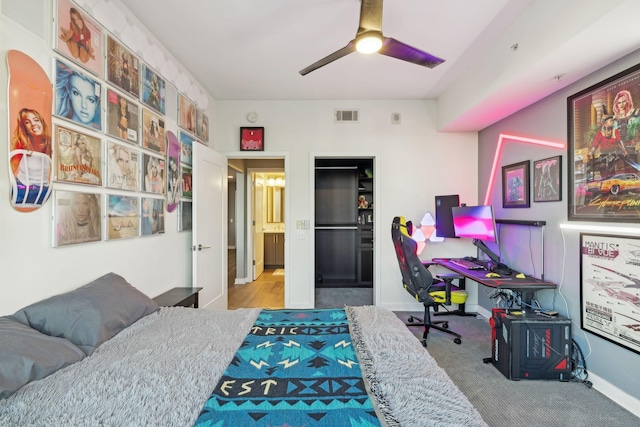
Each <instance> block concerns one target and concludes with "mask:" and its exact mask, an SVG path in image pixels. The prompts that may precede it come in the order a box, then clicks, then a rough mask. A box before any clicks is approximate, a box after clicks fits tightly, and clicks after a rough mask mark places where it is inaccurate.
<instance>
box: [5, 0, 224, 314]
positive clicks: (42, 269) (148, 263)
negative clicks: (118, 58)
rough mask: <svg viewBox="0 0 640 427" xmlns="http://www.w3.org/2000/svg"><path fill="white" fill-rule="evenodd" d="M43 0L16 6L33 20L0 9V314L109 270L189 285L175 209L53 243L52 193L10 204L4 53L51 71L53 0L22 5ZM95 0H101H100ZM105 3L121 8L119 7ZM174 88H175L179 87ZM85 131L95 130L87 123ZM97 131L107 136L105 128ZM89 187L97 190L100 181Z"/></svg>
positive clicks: (166, 284)
mask: <svg viewBox="0 0 640 427" xmlns="http://www.w3.org/2000/svg"><path fill="white" fill-rule="evenodd" d="M8 1H9V0H2V1H1V2H0V6H2V8H1V9H0V10H2V12H15V11H16V10H17V12H20V10H19V9H20V8H16V7H15V6H16V5H17V4H16V3H15V2H13V0H11V1H12V3H11V4H9V3H8ZM101 1H102V2H103V1H104V0H101ZM43 3H44V4H45V10H44V12H43V13H42V11H41V10H39V12H40V13H35V14H31V13H18V16H19V17H22V18H24V19H25V20H30V21H28V22H26V21H25V22H22V24H24V25H21V24H20V23H17V22H15V21H14V20H13V19H11V18H9V17H8V16H7V15H5V14H0V57H1V58H2V59H1V60H0V62H1V63H2V65H1V66H0V117H2V119H0V135H2V141H4V142H3V144H4V145H3V148H2V149H0V271H1V272H2V279H1V280H0V315H5V314H12V313H14V312H15V311H17V310H19V309H20V308H22V307H24V306H25V305H27V304H30V303H33V302H35V301H38V300H40V299H43V298H45V297H48V296H51V295H55V294H58V293H61V292H65V291H69V290H72V289H75V288H76V287H78V286H81V285H83V284H86V283H87V282H89V281H91V280H93V279H95V278H97V277H99V276H101V275H103V274H105V273H108V272H110V271H113V272H116V273H118V274H121V275H122V276H124V277H125V278H126V279H127V280H129V282H130V283H132V284H133V285H134V286H136V287H137V288H138V289H140V290H141V291H142V292H144V293H146V294H147V295H149V296H151V297H153V296H156V295H159V294H160V293H162V292H164V291H165V290H167V289H170V288H172V287H174V286H191V277H192V275H191V251H190V250H189V247H190V245H191V232H182V233H179V232H178V231H177V230H178V214H177V211H174V212H172V213H168V212H167V213H165V230H166V232H165V234H164V235H159V236H147V237H138V238H135V239H127V240H121V241H103V242H96V243H90V244H82V245H75V246H73V247H60V248H53V247H52V243H51V242H52V205H53V203H52V200H53V197H51V198H50V200H49V201H48V202H47V203H46V204H45V205H44V206H43V207H42V208H40V209H39V210H37V211H35V212H30V213H19V212H17V211H15V210H13V209H12V208H11V206H10V204H9V191H10V190H9V175H8V173H9V172H8V159H7V157H8V155H7V153H8V145H7V144H8V142H7V141H8V140H9V132H10V129H9V126H8V122H7V116H8V106H7V99H8V97H7V80H8V74H7V67H6V65H5V64H6V60H5V58H6V52H7V50H10V49H17V50H21V51H23V52H25V53H26V54H28V55H30V56H31V57H33V58H34V59H35V60H36V61H38V63H39V64H40V65H41V67H42V68H43V69H44V70H45V71H46V72H47V73H48V75H49V77H50V78H51V76H52V69H53V59H52V58H53V57H54V56H55V54H54V53H53V51H52V49H51V46H52V43H51V40H50V36H48V35H49V34H51V33H52V31H51V24H52V21H51V16H52V11H51V7H52V4H53V3H54V2H40V1H37V2H34V1H28V2H24V3H22V4H20V5H19V6H20V7H22V8H23V9H26V11H27V12H28V8H29V7H35V6H39V7H41V6H42V4H43ZM98 3H99V2H98ZM91 4H92V5H96V2H91ZM9 6H11V7H9ZM98 9H101V8H98ZM101 10H104V11H108V12H109V13H112V14H114V13H116V9H114V8H102V9H101ZM12 16H16V15H13V14H12ZM34 17H35V18H34ZM95 18H96V19H98V18H97V17H95ZM28 28H31V30H29V29H28ZM136 28H137V30H138V31H144V28H142V27H140V26H137V27H136ZM152 40H153V37H152V36H150V35H149V37H148V38H145V41H147V42H150V43H152ZM142 51H144V50H142ZM193 87H194V88H195V87H196V86H195V85H193ZM173 90H174V91H175V88H174V89H173ZM206 101H209V102H208V104H209V107H208V108H209V109H208V115H209V116H210V119H211V120H210V122H211V123H212V124H214V123H215V119H214V117H213V115H214V114H215V113H214V110H215V108H214V107H215V105H214V103H213V102H211V100H210V97H209V96H208V95H206ZM103 114H104V113H103ZM174 116H175V114H174ZM10 120H11V121H10V122H9V123H13V121H14V120H15V118H10ZM54 123H63V124H64V125H65V126H67V127H71V128H76V127H75V126H74V125H73V124H71V123H69V122H65V121H61V120H59V119H55V118H54ZM166 125H167V130H172V131H173V132H174V133H176V134H177V124H176V121H175V118H171V117H167V123H166ZM214 125H215V124H214ZM11 126H13V125H11ZM78 129H80V128H78ZM83 131H84V132H87V133H92V132H91V131H89V130H86V129H85V130H83ZM93 135H95V136H98V137H101V138H102V139H103V140H106V138H105V136H104V134H100V133H93ZM53 188H54V190H55V189H63V188H66V189H69V188H74V189H79V188H83V189H85V188H86V187H80V186H69V185H66V186H65V185H64V184H61V183H54V186H53ZM89 190H91V191H93V190H94V188H91V189H89ZM97 191H98V192H100V193H101V194H104V193H106V192H107V191H106V189H104V188H101V189H97Z"/></svg>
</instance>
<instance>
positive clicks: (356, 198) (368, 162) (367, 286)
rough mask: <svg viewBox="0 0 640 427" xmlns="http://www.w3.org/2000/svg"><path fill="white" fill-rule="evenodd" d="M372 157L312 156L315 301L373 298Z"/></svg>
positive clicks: (336, 303) (333, 303) (329, 303)
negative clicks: (314, 157) (313, 160)
mask: <svg viewBox="0 0 640 427" xmlns="http://www.w3.org/2000/svg"><path fill="white" fill-rule="evenodd" d="M373 164H374V158H316V159H315V171H314V177H315V179H314V192H315V204H314V206H315V209H314V224H315V230H314V236H315V256H314V258H315V263H314V265H315V274H314V277H315V298H316V301H315V307H316V308H330V307H340V306H343V305H344V304H351V305H367V304H373V303H374V242H373V238H374V207H375V204H374V170H373Z"/></svg>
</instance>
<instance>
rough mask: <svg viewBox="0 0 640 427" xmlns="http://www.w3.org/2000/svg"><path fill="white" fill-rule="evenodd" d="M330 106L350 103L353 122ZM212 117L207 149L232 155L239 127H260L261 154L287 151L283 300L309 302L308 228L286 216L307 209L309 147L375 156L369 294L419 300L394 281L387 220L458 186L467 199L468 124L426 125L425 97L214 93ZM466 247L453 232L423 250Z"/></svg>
mask: <svg viewBox="0 0 640 427" xmlns="http://www.w3.org/2000/svg"><path fill="white" fill-rule="evenodd" d="M335 108H340V109H358V110H359V116H360V121H359V122H358V123H334V120H333V111H334V109H335ZM251 111H255V112H256V113H258V116H259V120H258V122H257V123H255V124H249V123H248V122H247V121H246V119H245V117H246V114H247V113H248V112H251ZM391 113H401V115H402V119H401V124H400V125H393V124H391ZM216 122H217V124H218V125H217V126H216V128H215V139H216V144H217V145H216V147H217V148H216V149H217V150H218V151H220V152H222V153H226V154H228V155H229V156H240V157H242V156H243V155H244V154H245V153H240V152H238V145H239V141H238V137H239V136H238V134H239V131H238V129H239V127H241V126H264V127H265V153H264V155H265V156H269V155H270V154H271V155H273V153H278V154H286V155H287V159H288V163H289V164H288V169H289V170H288V171H287V175H286V180H287V197H286V204H287V207H286V209H287V210H286V211H285V221H286V227H287V228H286V230H287V236H288V238H287V244H288V246H289V251H288V252H287V253H288V257H289V258H288V259H286V260H285V265H286V267H287V268H286V270H287V278H286V280H287V284H286V287H287V290H286V292H287V295H286V296H285V303H286V304H287V306H288V307H313V291H314V281H313V271H314V245H313V230H312V229H310V230H305V231H303V235H304V238H303V239H300V240H299V239H297V236H296V231H297V230H295V222H296V220H309V221H313V218H314V213H313V208H312V204H313V176H314V171H313V158H314V156H344V157H353V156H360V157H369V156H375V157H376V163H375V168H374V169H375V175H376V178H375V179H376V191H377V194H376V195H375V209H376V213H375V215H376V221H375V230H374V232H375V265H376V267H377V268H376V274H377V275H376V276H375V279H374V282H375V286H376V287H377V288H376V296H377V299H376V303H377V304H378V305H381V306H384V307H387V308H391V309H399V310H403V309H415V310H421V309H422V306H421V305H420V304H417V303H415V301H414V300H413V299H412V298H411V296H410V295H409V294H407V292H406V291H405V290H404V289H403V288H402V286H401V284H400V272H399V269H398V264H397V260H396V256H395V253H394V251H393V245H392V244H391V237H390V233H391V232H390V227H391V220H392V219H393V217H394V216H396V215H404V216H405V217H407V218H409V219H412V220H414V221H415V222H419V220H420V219H421V218H422V216H423V215H424V213H425V212H426V211H430V212H431V213H432V214H433V213H434V209H435V206H434V204H435V201H434V197H435V196H436V195H442V194H460V195H461V198H462V200H463V201H465V202H467V203H470V204H472V203H475V202H476V200H477V198H476V192H477V187H478V183H477V144H476V140H477V135H476V134H475V133H468V134H445V133H438V132H436V131H435V102H433V101H404V100H397V101H218V102H217V115H216ZM467 243H468V242H467ZM469 246H470V244H469ZM469 246H467V245H465V244H464V243H461V242H459V241H447V242H444V243H439V244H434V245H431V246H430V250H429V252H428V253H427V254H425V257H429V258H430V257H435V256H454V255H467V254H468V253H469V251H470V250H472V249H470V247H469Z"/></svg>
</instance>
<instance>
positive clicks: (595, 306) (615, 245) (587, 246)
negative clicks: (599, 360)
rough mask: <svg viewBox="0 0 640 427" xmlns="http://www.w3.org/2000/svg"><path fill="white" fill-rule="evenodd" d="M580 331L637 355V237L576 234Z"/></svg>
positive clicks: (639, 320) (639, 342) (639, 333)
mask: <svg viewBox="0 0 640 427" xmlns="http://www.w3.org/2000/svg"><path fill="white" fill-rule="evenodd" d="M580 260H581V271H580V282H581V288H580V303H581V312H580V314H581V320H582V325H581V326H582V329H584V330H585V331H589V332H591V333H593V334H595V335H598V336H600V337H601V338H604V339H606V340H608V341H611V342H613V343H615V344H618V345H620V346H622V347H625V348H628V349H629V350H631V351H634V352H636V353H640V275H639V272H640V238H632V237H623V236H609V235H591V234H584V233H581V234H580Z"/></svg>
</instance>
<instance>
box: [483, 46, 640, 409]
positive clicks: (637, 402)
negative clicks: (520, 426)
mask: <svg viewBox="0 0 640 427" xmlns="http://www.w3.org/2000/svg"><path fill="white" fill-rule="evenodd" d="M639 62H640V51H637V52H635V53H633V54H631V55H629V56H627V57H625V58H623V59H621V60H619V61H617V62H615V63H613V64H611V65H607V66H605V67H603V68H602V69H601V70H599V71H597V72H595V73H593V74H592V75H590V76H588V77H587V78H584V79H582V80H580V81H578V82H577V83H575V84H573V85H571V86H569V87H567V88H566V89H564V90H562V91H560V92H558V93H556V94H554V95H552V96H549V97H547V98H545V99H543V100H542V101H539V102H538V103H536V104H534V105H532V106H530V107H528V108H526V109H524V110H522V111H521V112H519V113H517V114H514V115H512V116H510V117H508V118H506V119H504V120H502V121H500V122H498V123H497V124H495V125H493V126H491V127H489V128H487V129H485V130H483V131H482V132H480V143H479V144H480V157H479V165H480V166H479V169H480V170H479V173H480V178H479V183H480V186H479V194H480V197H482V198H483V197H484V191H485V187H486V185H487V183H488V179H489V172H490V169H489V168H490V167H491V162H492V159H493V153H494V152H495V147H496V143H497V140H498V135H499V134H500V133H501V132H507V133H510V134H516V135H521V136H528V137H532V138H541V139H549V140H551V141H562V142H566V141H567V97H568V96H570V95H572V94H574V93H576V92H579V91H581V90H583V89H585V88H587V87H589V86H591V85H593V84H596V83H598V82H600V81H602V80H604V79H606V78H608V77H611V76H613V75H614V74H616V73H618V72H621V71H623V70H625V69H627V68H629V67H631V66H633V65H636V64H638V63H639ZM559 154H560V155H562V156H563V169H562V170H563V176H562V180H563V191H562V201H561V202H551V203H533V202H532V203H531V208H529V209H502V201H501V199H500V194H501V192H500V185H501V178H498V179H497V180H496V181H495V183H494V186H493V197H492V199H491V203H492V204H493V206H494V207H496V208H497V209H496V211H497V216H498V217H501V218H505V219H523V220H524V219H526V220H544V221H547V227H546V232H545V255H546V256H545V278H546V279H548V280H550V281H552V282H554V283H557V284H558V286H559V293H556V294H555V298H554V292H553V291H542V292H539V294H541V297H542V298H541V302H542V303H543V306H544V307H545V308H548V309H551V307H552V305H553V303H554V301H555V305H553V308H554V309H555V310H557V311H559V312H560V313H561V314H563V315H566V316H568V317H570V318H571V319H572V320H573V325H572V328H573V330H572V335H573V338H574V339H575V340H576V341H577V342H578V344H579V345H580V348H581V349H582V351H583V352H584V354H585V356H588V359H587V368H588V371H589V372H590V373H591V375H590V377H589V379H590V380H592V381H593V382H594V387H595V388H596V389H598V390H600V391H602V392H603V393H605V394H607V395H608V396H609V397H610V398H612V399H614V400H616V401H617V402H618V403H620V404H621V405H623V406H625V407H626V408H627V409H629V410H632V411H634V413H636V414H638V415H639V416H640V409H639V408H640V387H638V382H637V376H636V375H629V373H635V372H638V371H640V355H639V354H636V353H633V352H632V351H630V350H626V349H624V348H622V347H620V346H617V345H615V344H612V343H610V342H608V341H605V340H603V339H601V338H599V337H596V336H595V335H592V334H590V333H586V332H584V331H582V330H581V329H580V261H579V252H580V251H579V247H580V241H579V233H580V231H579V230H563V229H561V228H560V225H561V224H566V223H567V170H568V169H567V152H566V150H561V151H559V150H555V149H550V148H541V147H534V146H532V145H528V144H522V143H509V144H507V145H506V146H505V150H504V153H503V157H502V160H501V162H500V164H501V165H508V164H512V163H517V162H520V161H523V160H527V159H529V160H539V159H544V158H546V157H551V156H555V155H559ZM575 224H576V223H575V222H572V225H575ZM581 225H583V226H584V227H588V226H589V225H594V224H591V223H581ZM606 225H608V226H613V227H616V226H629V224H615V223H607V224H606ZM585 231H586V228H585ZM508 244H509V243H507V245H508ZM525 245H526V244H525ZM507 247H508V246H507ZM480 302H481V303H482V304H483V306H484V307H486V308H490V306H491V302H490V301H489V300H488V298H484V299H481V301H480ZM613 384H615V386H613Z"/></svg>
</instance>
